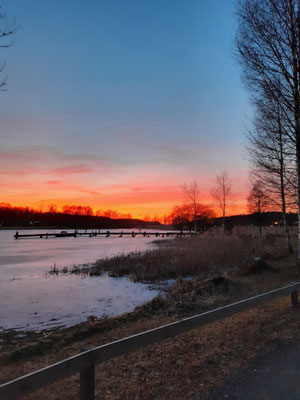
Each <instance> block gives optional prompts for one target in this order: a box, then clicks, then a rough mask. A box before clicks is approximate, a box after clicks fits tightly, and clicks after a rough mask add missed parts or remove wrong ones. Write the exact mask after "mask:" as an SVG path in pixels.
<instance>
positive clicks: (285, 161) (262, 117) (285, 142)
mask: <svg viewBox="0 0 300 400" xmlns="http://www.w3.org/2000/svg"><path fill="white" fill-rule="evenodd" d="M272 100H273V99H264V101H260V102H259V104H257V111H256V115H255V119H254V128H253V130H252V131H250V132H249V134H248V146H247V150H248V153H249V156H250V161H251V164H252V167H253V169H254V171H255V175H256V178H257V180H259V181H260V182H262V183H263V185H264V189H265V192H266V195H267V197H268V199H269V202H270V204H273V205H274V206H275V208H276V209H279V210H280V211H281V213H282V222H283V226H284V231H285V236H286V241H287V247H288V251H289V252H290V253H292V252H293V247H292V244H291V237H290V231H289V226H288V223H287V218H286V214H287V210H290V211H291V210H294V209H295V204H296V179H295V178H296V174H295V173H296V163H295V160H296V157H295V152H294V151H293V146H292V143H291V141H290V140H289V137H288V135H287V134H286V132H287V130H289V129H290V127H289V124H288V123H287V121H286V120H285V119H284V118H283V116H282V113H281V109H280V107H279V105H278V104H274V101H272ZM276 103H278V102H276Z"/></svg>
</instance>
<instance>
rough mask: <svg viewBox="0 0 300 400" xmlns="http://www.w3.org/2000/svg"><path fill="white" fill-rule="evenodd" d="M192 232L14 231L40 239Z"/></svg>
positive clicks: (182, 234) (24, 237)
mask: <svg viewBox="0 0 300 400" xmlns="http://www.w3.org/2000/svg"><path fill="white" fill-rule="evenodd" d="M192 235H194V233H193V232H186V231H185V232H180V231H169V232H146V231H117V232H112V231H104V230H103V231H101V230H97V231H84V232H80V231H77V230H75V231H74V232H67V231H61V232H52V233H19V232H18V231H17V232H16V233H15V235H14V238H15V239H26V238H36V239H37V238H40V239H43V238H44V239H48V238H64V237H75V238H76V237H81V236H86V237H97V236H99V237H111V236H112V237H129V236H130V237H136V236H140V237H170V236H177V237H180V236H192Z"/></svg>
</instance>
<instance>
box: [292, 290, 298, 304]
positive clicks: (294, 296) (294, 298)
mask: <svg viewBox="0 0 300 400" xmlns="http://www.w3.org/2000/svg"><path fill="white" fill-rule="evenodd" d="M291 302H292V306H293V307H297V306H298V303H299V302H298V292H292V293H291Z"/></svg>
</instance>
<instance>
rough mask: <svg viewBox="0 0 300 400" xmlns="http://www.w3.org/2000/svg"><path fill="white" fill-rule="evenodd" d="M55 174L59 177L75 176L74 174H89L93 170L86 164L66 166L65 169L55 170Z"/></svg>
mask: <svg viewBox="0 0 300 400" xmlns="http://www.w3.org/2000/svg"><path fill="white" fill-rule="evenodd" d="M52 172H54V173H55V174H59V175H73V174H88V173H90V172H93V170H92V169H91V168H89V167H87V166H86V165H84V164H77V165H66V166H64V167H59V168H54V169H53V170H52Z"/></svg>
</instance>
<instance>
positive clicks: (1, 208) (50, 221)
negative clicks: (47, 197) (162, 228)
mask: <svg viewBox="0 0 300 400" xmlns="http://www.w3.org/2000/svg"><path fill="white" fill-rule="evenodd" d="M110 211H111V210H110ZM110 215H111V213H110ZM121 215H122V214H120V213H118V212H115V213H114V216H119V217H118V218H115V219H112V218H110V217H107V216H103V215H94V213H93V210H92V208H91V207H84V206H65V207H63V211H62V212H59V211H57V208H56V207H55V206H50V207H49V208H48V210H47V211H38V210H34V209H31V208H29V207H12V206H11V205H10V204H8V203H0V226H2V227H6V226H7V227H14V226H22V227H36V226H48V227H51V226H52V227H64V228H72V229H105V228H107V229H109V228H110V229H113V228H134V227H141V228H147V227H148V226H150V225H158V226H159V225H160V223H159V222H155V221H150V222H145V221H143V220H141V219H133V218H128V217H127V216H126V215H123V216H122V217H121Z"/></svg>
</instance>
